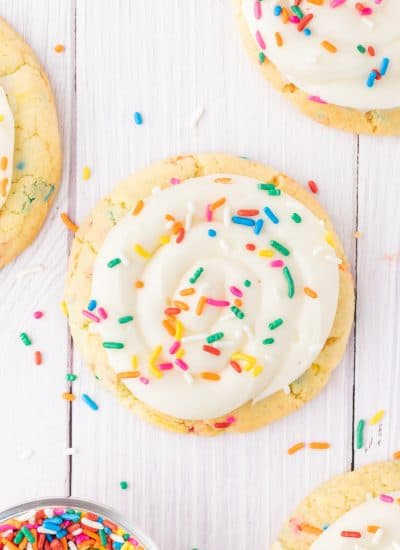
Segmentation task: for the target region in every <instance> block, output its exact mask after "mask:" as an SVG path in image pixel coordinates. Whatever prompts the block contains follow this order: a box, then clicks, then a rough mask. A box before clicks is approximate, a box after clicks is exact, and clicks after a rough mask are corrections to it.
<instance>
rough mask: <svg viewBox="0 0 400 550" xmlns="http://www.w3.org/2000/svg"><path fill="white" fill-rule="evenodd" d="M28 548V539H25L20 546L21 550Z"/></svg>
mask: <svg viewBox="0 0 400 550" xmlns="http://www.w3.org/2000/svg"><path fill="white" fill-rule="evenodd" d="M27 546H28V539H25V538H24V540H23V541H22V542H21V543H20V544H19V545H18V548H19V550H25V548H26V547H27Z"/></svg>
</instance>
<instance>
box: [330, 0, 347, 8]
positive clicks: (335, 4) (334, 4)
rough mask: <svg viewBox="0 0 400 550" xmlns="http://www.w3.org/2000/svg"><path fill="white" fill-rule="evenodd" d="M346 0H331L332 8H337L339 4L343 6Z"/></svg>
mask: <svg viewBox="0 0 400 550" xmlns="http://www.w3.org/2000/svg"><path fill="white" fill-rule="evenodd" d="M345 2H346V0H331V8H337V7H338V6H341V5H342V4H344V3H345Z"/></svg>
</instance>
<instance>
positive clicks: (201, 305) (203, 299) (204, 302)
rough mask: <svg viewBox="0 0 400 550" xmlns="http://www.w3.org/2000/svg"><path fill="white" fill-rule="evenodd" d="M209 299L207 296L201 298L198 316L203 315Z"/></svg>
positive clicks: (197, 308)
mask: <svg viewBox="0 0 400 550" xmlns="http://www.w3.org/2000/svg"><path fill="white" fill-rule="evenodd" d="M206 301H207V298H206V297H205V296H200V298H199V301H198V302H197V307H196V315H201V314H202V313H203V310H204V306H205V305H206Z"/></svg>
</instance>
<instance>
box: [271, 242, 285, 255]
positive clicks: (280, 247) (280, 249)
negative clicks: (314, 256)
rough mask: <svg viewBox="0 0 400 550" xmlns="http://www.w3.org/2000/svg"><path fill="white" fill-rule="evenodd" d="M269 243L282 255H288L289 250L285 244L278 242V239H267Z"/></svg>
mask: <svg viewBox="0 0 400 550" xmlns="http://www.w3.org/2000/svg"><path fill="white" fill-rule="evenodd" d="M269 244H270V245H271V246H272V248H275V250H277V251H278V252H280V253H281V254H282V255H283V256H289V254H290V252H289V250H288V249H287V248H286V247H285V246H283V244H281V243H278V241H269Z"/></svg>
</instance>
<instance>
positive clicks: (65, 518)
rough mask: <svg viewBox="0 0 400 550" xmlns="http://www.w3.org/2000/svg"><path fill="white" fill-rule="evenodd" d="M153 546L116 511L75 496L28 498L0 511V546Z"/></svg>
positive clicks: (65, 549) (52, 549) (23, 549)
mask: <svg viewBox="0 0 400 550" xmlns="http://www.w3.org/2000/svg"><path fill="white" fill-rule="evenodd" d="M90 548H96V549H99V550H121V549H122V550H157V546H156V545H155V544H154V542H152V541H151V540H150V538H149V537H148V536H147V535H145V534H144V533H142V532H141V531H140V530H139V529H137V528H136V527H132V526H129V523H128V522H127V521H126V520H125V519H124V518H122V517H121V516H120V515H119V514H118V513H116V512H114V511H112V510H110V509H108V508H106V507H104V506H100V505H98V504H95V503H93V502H88V501H86V500H80V499H75V498H66V497H64V498H45V499H40V500H32V501H29V502H25V503H23V504H20V505H18V506H14V507H12V508H9V509H7V510H4V511H2V512H0V549H1V550H17V549H19V550H88V549H90Z"/></svg>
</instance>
